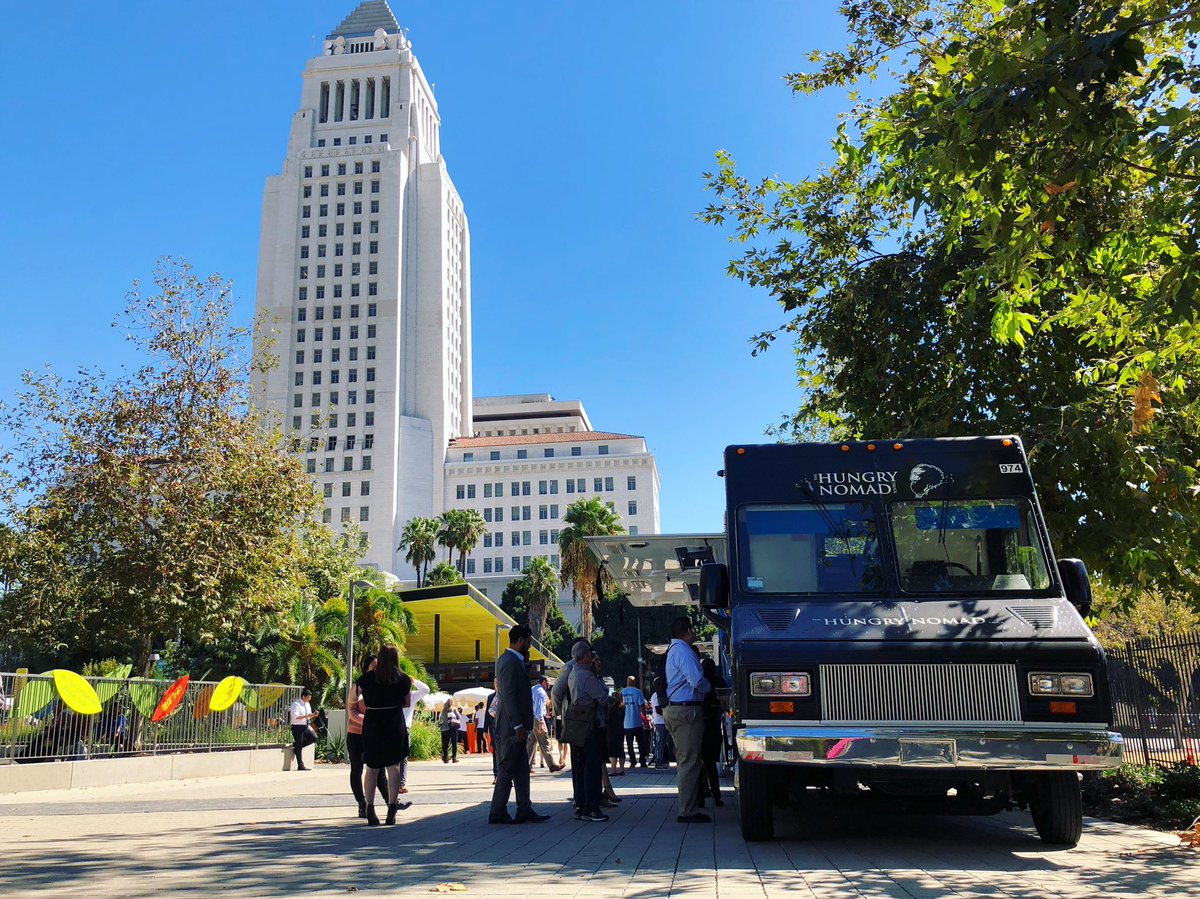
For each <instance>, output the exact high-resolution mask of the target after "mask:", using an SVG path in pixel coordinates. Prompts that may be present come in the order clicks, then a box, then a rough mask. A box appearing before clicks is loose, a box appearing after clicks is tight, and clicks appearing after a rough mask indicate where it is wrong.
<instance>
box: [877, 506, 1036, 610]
mask: <svg viewBox="0 0 1200 899" xmlns="http://www.w3.org/2000/svg"><path fill="white" fill-rule="evenodd" d="M891 511H892V535H893V537H894V539H895V542H896V561H897V564H898V566H899V570H900V587H901V589H903V590H904V591H905V592H907V593H993V592H1009V591H1024V592H1029V591H1031V590H1032V591H1038V590H1045V589H1047V588H1048V587H1050V575H1049V573H1048V572H1047V568H1046V556H1045V553H1044V551H1043V549H1042V543H1041V540H1039V539H1038V536H1037V529H1036V528H1035V527H1034V519H1033V510H1032V508H1031V507H1030V505H1029V501H1028V500H1025V499H1003V500H939V501H937V502H904V503H893V504H892V506H891Z"/></svg>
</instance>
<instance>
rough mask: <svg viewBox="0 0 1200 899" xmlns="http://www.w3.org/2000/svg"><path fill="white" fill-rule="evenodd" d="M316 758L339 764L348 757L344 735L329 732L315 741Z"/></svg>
mask: <svg viewBox="0 0 1200 899" xmlns="http://www.w3.org/2000/svg"><path fill="white" fill-rule="evenodd" d="M316 754H317V758H319V759H321V760H322V761H326V762H333V763H334V764H340V763H341V762H344V761H346V759H348V758H349V755H348V754H347V752H346V735H345V734H329V735H327V736H324V737H322V738H321V739H320V740H318V741H317V748H316Z"/></svg>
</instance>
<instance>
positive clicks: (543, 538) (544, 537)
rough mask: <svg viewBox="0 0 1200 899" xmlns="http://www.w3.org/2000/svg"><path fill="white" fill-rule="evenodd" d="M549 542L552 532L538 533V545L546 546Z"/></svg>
mask: <svg viewBox="0 0 1200 899" xmlns="http://www.w3.org/2000/svg"><path fill="white" fill-rule="evenodd" d="M549 542H550V532H549V531H538V545H539V546H545V545H546V544H547V543H549Z"/></svg>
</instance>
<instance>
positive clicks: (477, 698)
mask: <svg viewBox="0 0 1200 899" xmlns="http://www.w3.org/2000/svg"><path fill="white" fill-rule="evenodd" d="M495 692H496V691H495V690H489V689H488V688H487V687H467V689H465V690H459V691H458V692H457V693H455V694H454V701H455V702H463V703H467V702H487V701H488V697H489V696H491V695H492V694H493V693H495Z"/></svg>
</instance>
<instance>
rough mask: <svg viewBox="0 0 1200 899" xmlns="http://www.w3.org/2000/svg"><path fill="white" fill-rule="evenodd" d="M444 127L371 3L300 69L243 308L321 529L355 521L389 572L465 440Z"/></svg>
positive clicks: (371, 559)
mask: <svg viewBox="0 0 1200 899" xmlns="http://www.w3.org/2000/svg"><path fill="white" fill-rule="evenodd" d="M440 129H441V117H440V115H439V113H438V107H437V101H436V100H435V99H434V96H433V91H432V89H431V88H430V85H429V82H428V81H427V80H426V78H425V74H424V73H423V72H422V70H421V66H420V64H419V63H418V62H417V59H416V57H415V56H414V55H413V52H412V49H411V46H410V44H409V41H408V40H407V39H406V38H405V36H404V33H403V30H402V29H401V28H400V26H399V24H398V22H397V21H396V18H395V16H394V15H393V14H392V11H391V9H390V8H389V7H388V4H387V3H386V2H385V0H368V2H365V3H362V4H360V5H359V6H358V8H357V9H355V10H354V12H353V13H352V14H351V15H350V16H349V17H348V18H347V19H346V20H345V21H343V22H342V23H341V24H340V25H338V26H337V28H335V29H334V30H333V31H332V32H330V33H329V35H328V37H327V38H326V40H325V42H324V46H323V52H322V55H321V56H318V57H316V58H315V59H311V60H310V61H309V63H308V65H307V67H306V68H305V70H304V80H303V87H302V90H301V97H300V109H299V111H298V112H296V114H295V115H294V117H293V119H292V130H291V139H290V141H289V143H288V152H287V158H286V159H285V160H284V163H283V171H282V173H281V174H279V175H274V176H272V177H270V178H268V179H267V185H266V190H265V192H264V196H263V218H262V234H261V238H260V244H259V270H258V292H257V305H258V310H259V312H260V313H265V314H266V317H267V319H268V320H269V322H270V323H271V329H272V331H273V335H272V336H273V337H274V340H275V346H274V351H275V352H276V353H277V354H278V355H279V365H278V366H277V367H276V368H275V369H274V370H272V371H271V372H270V373H269V374H268V375H267V376H266V377H265V379H264V382H263V383H262V384H261V385H260V387H259V401H260V402H261V403H263V404H264V406H265V408H268V409H272V410H275V411H277V412H278V413H279V414H281V415H282V416H283V423H284V426H285V428H286V429H287V430H288V432H289V433H290V434H291V435H292V438H293V440H298V441H300V442H301V446H302V448H303V449H304V450H305V451H306V452H307V457H306V463H307V467H308V470H309V471H310V472H311V473H312V474H313V475H314V476H315V477H316V479H317V482H318V484H319V485H320V486H321V489H322V491H323V493H324V496H325V509H324V513H323V514H324V520H325V521H326V522H327V523H329V524H331V525H333V526H334V527H336V526H338V524H339V523H341V522H345V521H355V522H358V523H359V525H360V526H361V527H362V529H363V530H364V531H365V532H366V534H367V536H368V537H369V538H370V541H371V550H370V554H369V555H368V556H367V559H366V561H367V562H368V563H369V564H372V565H375V566H377V567H380V568H383V569H386V570H396V568H397V564H396V558H397V557H396V554H395V550H396V547H397V545H398V543H399V538H400V531H401V530H402V529H403V526H404V523H405V522H406V521H408V520H409V519H410V518H412V517H414V516H417V515H422V516H432V515H438V514H440V513H441V511H442V508H443V507H442V501H443V497H444V496H445V488H444V485H443V479H444V475H445V468H444V463H445V461H446V447H447V446H448V445H449V443H450V441H452V440H453V439H455V438H457V437H460V436H464V435H471V434H473V433H474V428H473V424H472V408H471V352H470V347H471V287H470V284H471V273H470V235H469V231H468V228H467V217H466V214H465V212H464V211H463V204H462V200H461V199H460V198H459V196H458V192H457V191H456V190H455V188H454V184H453V183H452V182H451V180H450V176H449V174H448V173H447V171H446V164H445V160H444V159H443V158H442V156H441V152H440V150H439V146H440V139H439V135H440ZM399 558H400V559H401V560H402V558H403V556H402V555H401V556H400V557H399ZM401 564H402V563H401Z"/></svg>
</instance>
